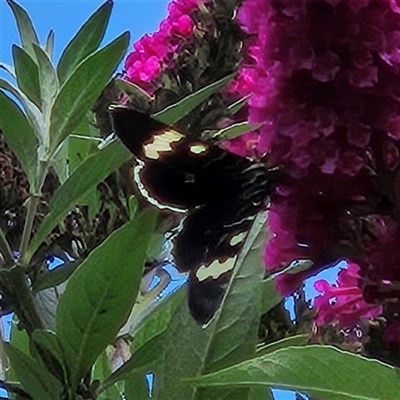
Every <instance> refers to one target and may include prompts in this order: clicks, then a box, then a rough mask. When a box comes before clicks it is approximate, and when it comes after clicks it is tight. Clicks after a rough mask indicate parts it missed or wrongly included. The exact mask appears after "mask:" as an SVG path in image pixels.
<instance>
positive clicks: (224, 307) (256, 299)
mask: <svg viewBox="0 0 400 400" xmlns="http://www.w3.org/2000/svg"><path fill="white" fill-rule="evenodd" d="M266 219H267V214H266V213H261V214H259V215H258V216H257V218H256V220H255V222H254V224H253V226H252V228H251V230H250V232H249V234H248V236H247V239H246V242H245V244H244V246H243V249H242V251H241V252H240V253H239V256H238V259H237V261H236V265H235V269H234V271H233V275H232V278H231V281H230V283H229V286H228V289H227V292H226V294H225V297H224V299H223V300H222V304H221V306H220V308H219V310H218V311H217V313H216V315H215V316H214V318H213V320H212V324H210V327H209V329H210V330H212V337H211V340H210V344H209V346H208V353H207V358H206V360H205V365H204V371H213V370H216V369H220V368H222V367H226V366H227V365H231V364H233V363H235V362H237V361H239V360H243V359H245V358H246V357H249V356H251V355H252V354H254V351H255V349H256V345H257V343H258V324H259V320H260V317H261V315H262V308H261V298H262V293H261V289H262V288H261V280H262V278H263V276H264V273H265V272H264V271H265V269H264V265H263V263H262V251H263V248H264V245H265V241H266V237H267V230H266V228H265V222H266Z"/></svg>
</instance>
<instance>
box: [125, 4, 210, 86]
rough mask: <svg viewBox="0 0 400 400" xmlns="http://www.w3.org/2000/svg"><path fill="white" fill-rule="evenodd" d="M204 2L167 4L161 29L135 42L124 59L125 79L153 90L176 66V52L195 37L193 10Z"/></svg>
mask: <svg viewBox="0 0 400 400" xmlns="http://www.w3.org/2000/svg"><path fill="white" fill-rule="evenodd" d="M201 2H204V0H175V1H173V2H171V3H170V4H169V5H168V16H167V18H165V19H164V20H163V21H161V24H160V27H159V30H158V31H157V32H155V33H153V34H150V35H149V34H146V35H144V36H143V37H142V38H141V39H139V40H138V41H137V42H136V43H134V45H133V51H132V52H131V53H130V54H129V55H128V57H127V58H126V61H125V79H126V80H128V81H130V82H133V83H135V84H137V85H139V86H140V87H142V88H143V89H146V90H148V91H149V92H151V91H152V88H153V87H154V86H155V83H156V82H157V79H158V78H159V77H160V75H161V73H162V71H163V70H164V69H166V68H170V67H173V66H174V64H175V60H176V54H177V52H179V50H180V48H181V47H182V46H183V45H184V44H185V43H186V42H187V41H188V40H189V39H190V37H191V36H192V34H193V30H194V22H193V20H192V18H191V17H190V13H191V12H192V11H193V10H195V9H196V8H198V6H199V3H201Z"/></svg>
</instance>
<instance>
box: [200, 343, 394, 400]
mask: <svg viewBox="0 0 400 400" xmlns="http://www.w3.org/2000/svg"><path fill="white" fill-rule="evenodd" d="M355 371H357V373H355ZM192 382H193V383H194V384H196V385H201V386H208V387H210V386H213V387H227V388H231V387H232V386H238V387H243V386H259V385H265V386H274V387H278V388H281V389H289V390H299V391H301V392H304V393H306V394H310V395H311V396H316V397H317V398H320V399H324V400H325V399H326V400H330V399H332V400H345V399H346V400H348V399H358V400H361V399H362V400H381V399H395V398H397V396H398V394H399V393H400V378H399V376H398V374H397V373H396V370H395V368H394V367H391V366H389V365H387V364H384V363H381V362H379V361H376V360H372V359H367V358H364V357H361V356H359V355H355V354H352V353H348V352H344V351H342V350H338V349H336V348H334V347H332V346H304V347H288V348H285V349H280V350H277V351H275V352H273V353H270V354H267V355H264V356H260V357H255V358H253V359H251V360H248V361H245V362H242V363H240V364H237V365H234V366H233V367H230V368H226V369H224V370H221V371H218V372H215V373H213V374H209V375H205V376H203V377H200V378H197V379H194V380H193V381H192Z"/></svg>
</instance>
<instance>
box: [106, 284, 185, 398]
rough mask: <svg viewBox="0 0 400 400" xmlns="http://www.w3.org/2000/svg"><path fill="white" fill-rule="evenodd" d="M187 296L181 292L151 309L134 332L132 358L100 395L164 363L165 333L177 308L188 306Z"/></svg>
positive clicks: (181, 290) (110, 377)
mask: <svg viewBox="0 0 400 400" xmlns="http://www.w3.org/2000/svg"><path fill="white" fill-rule="evenodd" d="M186 294H187V292H186V290H184V289H183V288H181V289H179V290H177V291H176V292H175V293H173V294H171V295H169V296H168V297H166V298H165V299H163V300H160V301H158V302H156V303H155V305H154V306H152V307H149V311H148V313H147V314H146V316H144V318H143V319H142V321H141V323H140V324H139V325H138V326H137V327H136V329H135V330H134V331H133V332H132V335H133V343H132V346H131V352H132V357H131V358H130V359H129V360H128V361H127V362H126V363H125V364H123V365H122V366H121V367H120V368H118V369H117V370H116V371H114V372H113V373H112V375H110V376H109V377H108V378H107V379H106V380H105V381H104V382H103V385H102V386H103V387H102V388H101V389H100V391H101V390H103V389H105V388H107V387H108V386H110V385H113V384H114V383H115V382H118V381H121V380H125V379H126V378H127V377H128V376H130V375H131V374H132V373H136V372H137V371H141V370H142V369H143V368H146V367H149V366H151V365H157V364H158V363H159V362H161V360H162V358H163V357H164V344H165V343H166V342H165V337H164V336H163V333H164V332H165V331H166V330H167V328H168V326H169V325H170V323H171V319H172V316H173V315H174V313H175V311H176V309H177V307H178V306H179V305H180V304H181V303H182V302H186Z"/></svg>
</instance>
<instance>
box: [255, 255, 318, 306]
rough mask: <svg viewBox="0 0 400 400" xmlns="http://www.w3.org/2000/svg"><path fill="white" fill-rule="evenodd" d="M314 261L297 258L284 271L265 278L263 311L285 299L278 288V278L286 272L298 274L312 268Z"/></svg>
mask: <svg viewBox="0 0 400 400" xmlns="http://www.w3.org/2000/svg"><path fill="white" fill-rule="evenodd" d="M312 265H313V262H312V261H311V260H295V261H294V262H292V263H291V264H290V265H289V266H288V267H287V268H285V269H284V270H283V271H281V272H278V273H277V274H274V275H273V276H270V277H268V278H267V279H264V280H263V281H262V283H261V285H262V293H263V296H262V310H263V313H266V312H267V311H269V310H271V309H272V308H273V307H275V306H276V305H277V304H279V302H280V301H281V300H282V299H283V297H284V296H282V294H281V293H279V291H278V290H277V286H276V282H277V278H278V277H280V276H283V275H284V274H297V273H299V272H301V271H305V270H307V269H309V268H311V267H312Z"/></svg>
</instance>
